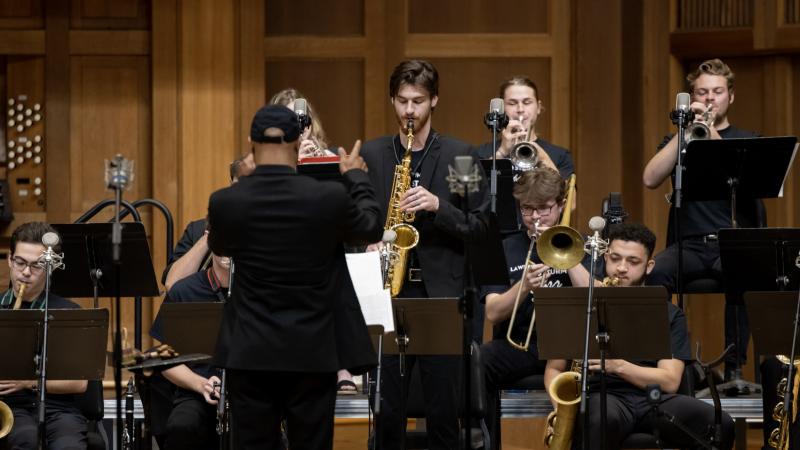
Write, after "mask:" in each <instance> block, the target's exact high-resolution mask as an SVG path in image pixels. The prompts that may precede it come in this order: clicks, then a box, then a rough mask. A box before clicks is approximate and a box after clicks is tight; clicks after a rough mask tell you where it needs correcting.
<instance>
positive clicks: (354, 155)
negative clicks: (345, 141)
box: [339, 139, 367, 174]
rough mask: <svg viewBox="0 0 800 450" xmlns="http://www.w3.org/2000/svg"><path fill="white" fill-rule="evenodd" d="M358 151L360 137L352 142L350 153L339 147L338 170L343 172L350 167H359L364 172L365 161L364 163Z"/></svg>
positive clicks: (365, 167) (359, 149)
mask: <svg viewBox="0 0 800 450" xmlns="http://www.w3.org/2000/svg"><path fill="white" fill-rule="evenodd" d="M359 151H361V140H360V139H359V140H357V141H356V143H355V144H353V149H352V150H350V154H347V153H346V152H345V151H344V149H343V148H342V147H339V172H341V173H342V174H344V173H345V172H347V171H348V170H352V169H361V170H363V171H364V172H366V171H367V163H365V162H364V158H362V157H361V155H359V154H358V153H359Z"/></svg>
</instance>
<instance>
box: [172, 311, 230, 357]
mask: <svg viewBox="0 0 800 450" xmlns="http://www.w3.org/2000/svg"><path fill="white" fill-rule="evenodd" d="M224 308H225V304H224V303H222V302H189V303H163V304H162V305H161V310H160V311H159V312H158V315H159V316H160V317H161V327H162V335H163V336H164V343H166V344H169V345H171V346H172V348H174V349H175V350H176V351H177V352H178V353H180V354H181V355H185V354H194V353H202V354H206V355H213V354H214V353H215V350H216V347H217V335H218V334H219V326H220V323H222V312H223V309H224Z"/></svg>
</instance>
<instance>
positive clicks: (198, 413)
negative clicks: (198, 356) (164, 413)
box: [164, 389, 219, 450]
mask: <svg viewBox="0 0 800 450" xmlns="http://www.w3.org/2000/svg"><path fill="white" fill-rule="evenodd" d="M216 413H217V410H216V407H215V406H214V405H211V404H209V403H206V400H205V399H204V398H203V397H202V396H201V395H200V394H197V393H194V392H189V391H186V390H183V389H178V392H177V393H176V395H175V401H174V402H173V405H172V412H170V414H169V418H168V419H167V437H166V442H165V445H164V447H165V449H166V450H184V449H185V450H193V449H198V450H201V449H206V450H213V449H216V448H219V437H218V436H217V433H216V420H217V416H216Z"/></svg>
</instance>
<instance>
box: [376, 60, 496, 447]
mask: <svg viewBox="0 0 800 450" xmlns="http://www.w3.org/2000/svg"><path fill="white" fill-rule="evenodd" d="M438 88H439V75H438V72H437V71H436V68H435V67H434V66H433V65H432V64H431V63H429V62H427V61H421V60H410V61H404V62H401V63H400V64H398V65H397V67H395V69H394V71H393V72H392V75H391V77H390V79H389V98H390V101H391V104H392V106H393V107H394V113H395V116H396V119H397V124H398V133H397V134H395V135H390V136H384V137H380V138H377V139H373V140H371V141H369V142H366V143H365V144H364V147H363V149H362V153H361V154H362V156H363V157H364V160H365V161H366V162H367V165H368V166H369V177H370V181H371V182H372V185H373V186H374V187H375V191H376V192H377V195H378V200H379V202H380V203H381V210H382V211H383V216H384V217H385V216H386V214H387V212H388V210H389V208H390V206H391V205H390V199H389V196H390V193H391V192H392V184H393V179H394V173H395V167H396V166H397V165H400V164H401V161H402V158H403V156H404V153H405V151H406V147H407V131H408V130H407V125H408V124H407V122H408V121H409V120H411V121H412V123H413V141H412V143H411V163H410V165H409V167H410V171H409V172H410V174H409V175H410V189H408V190H407V191H406V192H405V194H403V196H402V200H401V201H400V202H399V208H400V209H402V210H403V211H408V212H413V213H414V214H415V220H414V222H413V226H414V227H415V228H416V229H417V230H418V232H419V243H418V245H417V246H416V247H414V248H413V249H411V250H410V251H409V253H408V266H407V270H406V271H404V277H405V280H404V283H403V286H402V289H401V290H400V292H399V294H398V295H397V297H411V298H429V297H458V296H460V295H461V294H462V292H463V287H464V273H463V270H464V269H463V268H464V238H465V237H466V234H469V238H470V239H473V240H474V239H481V238H482V237H483V236H484V234H485V232H486V229H487V224H486V222H485V216H484V215H483V211H484V210H485V208H486V205H487V204H488V203H487V197H486V189H485V183H484V184H483V185H482V187H481V190H480V191H479V192H478V193H475V194H471V195H470V197H469V201H470V204H469V206H470V212H469V214H468V217H466V218H465V217H464V214H463V213H462V211H461V203H460V201H461V199H460V198H459V197H458V196H457V195H455V194H451V193H450V190H449V186H448V182H447V181H446V179H445V177H446V176H447V175H448V165H449V164H452V163H453V158H454V157H456V156H460V155H470V154H471V148H470V146H469V145H468V144H465V143H463V142H461V141H458V140H456V139H453V138H450V137H446V136H442V135H440V134H438V133H437V132H436V131H435V130H434V129H433V128H432V126H431V121H432V114H433V110H434V108H435V107H436V104H437V103H438V101H439V96H438ZM465 219H468V220H469V229H468V230H465V226H464V224H465V223H466V221H465ZM371 247H372V248H376V247H377V245H373V246H371ZM406 361H407V362H408V373H410V371H411V368H412V367H413V365H414V364H415V363H419V366H420V374H421V375H422V385H423V392H424V398H425V414H426V419H427V422H426V425H427V432H428V445H429V446H428V448H430V449H452V448H456V447H457V446H458V408H457V404H458V398H459V396H458V383H457V382H454V380H458V379H459V373H460V367H461V366H460V365H459V358H458V357H453V356H419V357H413V356H409V357H407V358H406ZM381 363H382V365H383V371H382V377H383V387H382V393H383V409H382V412H381V417H380V418H379V420H382V422H381V423H382V426H381V427H379V429H381V430H382V433H381V434H382V435H381V436H377V439H379V440H380V448H382V449H394V448H399V444H400V442H401V439H400V436H401V433H403V432H404V430H405V419H406V418H405V417H402V414H401V408H400V405H401V398H400V392H401V389H400V374H399V360H398V358H397V357H396V356H386V357H384V358H383V360H382V362H381ZM405 392H408V390H407V389H405Z"/></svg>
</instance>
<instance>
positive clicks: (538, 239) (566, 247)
mask: <svg viewBox="0 0 800 450" xmlns="http://www.w3.org/2000/svg"><path fill="white" fill-rule="evenodd" d="M575 180H576V177H575V174H572V175H571V176H570V178H569V184H568V188H567V199H566V202H565V206H564V213H563V214H562V216H561V222H560V223H559V224H558V226H555V227H551V228H548V229H547V230H545V231H544V232H543V233H541V234H538V233H536V231H535V230H536V229H537V228H538V227H539V220H538V219H537V220H536V224H535V225H534V233H533V235H532V236H531V245H530V247H528V256H527V257H526V258H525V269H523V271H522V278H521V280H523V281H521V282H520V285H519V290H517V298H516V300H515V301H514V308H513V309H512V310H511V319H510V320H509V325H508V331H507V332H506V340H507V341H508V343H509V344H511V346H512V347H514V348H517V349H519V350H522V351H527V350H528V347H530V342H531V334H533V325H534V324H535V323H536V309H534V310H533V313H532V314H531V321H530V323H529V324H528V334H527V336H526V337H525V341H524V342H516V341H515V340H514V339H512V338H511V330H512V329H513V327H514V320H515V319H516V316H517V309H518V307H519V303H520V300H521V299H522V287H523V286H524V279H525V277H526V275H527V274H528V266H530V265H531V261H530V258H531V253H532V252H533V246H534V245H536V247H537V254H538V255H539V259H541V260H542V263H544V264H545V265H547V266H550V267H553V268H555V269H569V268H570V267H572V266H574V265H576V264H578V263H579V262H580V261H581V259H582V258H583V253H584V250H583V238H582V237H581V235H580V234H579V233H578V232H577V231H575V229H573V228H570V226H569V220H570V214H571V211H572V202H573V201H574V198H575Z"/></svg>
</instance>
